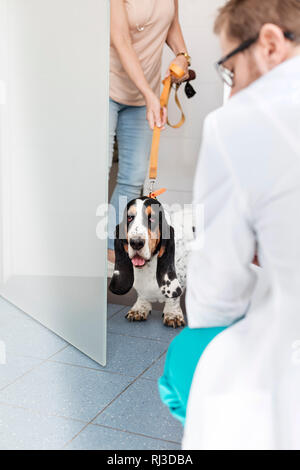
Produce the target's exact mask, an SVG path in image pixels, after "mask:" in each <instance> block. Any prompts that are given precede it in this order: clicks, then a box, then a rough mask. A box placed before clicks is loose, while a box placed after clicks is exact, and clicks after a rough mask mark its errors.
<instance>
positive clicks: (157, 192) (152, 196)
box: [149, 188, 167, 199]
mask: <svg viewBox="0 0 300 470" xmlns="http://www.w3.org/2000/svg"><path fill="white" fill-rule="evenodd" d="M166 190H167V189H166V188H161V189H157V190H156V191H153V192H152V193H149V197H150V198H151V199H156V198H157V196H159V195H160V194H163V193H164V192H166Z"/></svg>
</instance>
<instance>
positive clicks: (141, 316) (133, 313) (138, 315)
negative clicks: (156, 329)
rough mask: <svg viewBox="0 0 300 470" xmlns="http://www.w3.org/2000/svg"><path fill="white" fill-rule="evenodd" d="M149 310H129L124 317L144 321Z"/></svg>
mask: <svg viewBox="0 0 300 470" xmlns="http://www.w3.org/2000/svg"><path fill="white" fill-rule="evenodd" d="M149 313H150V311H148V310H129V312H128V313H127V315H126V316H125V318H127V320H128V321H145V320H147V318H148V315H149Z"/></svg>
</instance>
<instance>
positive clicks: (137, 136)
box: [108, 99, 152, 250]
mask: <svg viewBox="0 0 300 470" xmlns="http://www.w3.org/2000/svg"><path fill="white" fill-rule="evenodd" d="M115 135H116V136H117V139H118V152H119V170H118V176H117V184H116V187H115V189H114V192H113V195H112V198H111V200H110V206H109V211H108V248H109V249H111V250H113V249H114V232H115V228H116V225H117V224H118V223H119V222H120V221H121V220H122V218H123V213H124V210H125V207H126V205H127V203H128V202H129V201H131V200H132V199H135V198H136V197H139V196H140V195H141V190H142V187H143V184H144V181H145V178H146V175H147V170H148V166H149V155H150V149H151V140H152V132H151V130H150V128H149V125H148V121H147V119H146V106H128V105H125V104H121V103H117V102H116V101H114V100H112V99H110V100H109V154H110V155H109V156H110V159H109V169H110V168H111V164H112V158H113V149H114V139H115Z"/></svg>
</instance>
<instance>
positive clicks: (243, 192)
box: [160, 0, 300, 450]
mask: <svg viewBox="0 0 300 470" xmlns="http://www.w3.org/2000/svg"><path fill="white" fill-rule="evenodd" d="M215 31H216V33H217V34H219V35H220V40H221V45H222V49H223V52H224V57H223V59H221V60H220V61H219V62H218V64H217V68H218V71H219V72H220V74H221V76H222V78H223V80H224V81H225V82H226V83H227V84H228V85H229V86H231V87H232V93H231V99H230V100H229V101H228V103H227V104H226V105H225V106H224V107H222V108H220V109H218V110H217V111H215V112H213V113H211V114H210V115H209V116H208V117H207V118H206V120H205V125H204V134H203V142H202V149H201V155H200V159H199V162H198V167H197V171H196V176H195V181H194V201H193V202H194V207H195V210H196V211H197V210H198V209H199V207H203V208H204V245H203V246H202V238H203V237H202V235H203V233H202V227H201V217H199V218H196V220H197V223H196V235H197V238H196V242H195V246H194V250H193V251H192V252H191V253H190V255H189V261H188V273H187V296H186V305H187V315H188V325H189V328H188V329H186V330H184V331H183V333H181V334H180V335H179V336H178V337H177V338H176V339H175V340H174V344H173V343H172V344H171V347H170V349H169V352H168V356H167V361H166V366H165V372H164V376H163V377H162V378H161V380H160V392H161V396H162V398H163V400H164V401H165V403H166V404H168V406H169V407H170V410H171V412H174V410H175V412H174V413H173V414H174V415H175V416H176V409H177V410H180V412H179V413H177V415H181V417H182V416H183V418H182V419H181V421H182V422H183V423H184V424H185V428H184V437H183V443H182V446H183V449H188V450H191V449H300V1H299V0H280V1H277V0H244V1H243V2H241V1H239V0H230V1H228V2H227V3H226V4H225V6H224V7H223V8H221V9H220V11H219V13H218V17H217V20H216V24H215ZM197 242H198V243H197ZM255 254H257V258H258V260H259V264H260V268H257V267H256V268H254V266H253V264H252V261H253V258H254V256H255ZM261 282H263V283H264V284H261ZM220 327H222V328H220ZM225 327H227V328H225ZM211 328H215V329H216V331H215V333H213V335H212V337H211V338H210V340H209V341H207V342H206V344H205V346H206V348H205V350H204V352H203V345H201V337H203V334H204V335H206V334H207V332H208V331H211ZM196 331H198V332H199V341H198V346H195V341H194V342H193V341H191V342H189V335H190V332H194V334H195V333H196ZM203 332H204V333H203ZM201 335H202V336H201ZM181 337H182V338H183V340H181V339H180V338H181ZM190 344H191V345H192V346H190ZM197 347H198V350H199V354H198V359H199V357H200V356H201V357H200V360H199V361H198V359H197V361H196V362H198V364H197V367H196V370H195V372H194V371H193V377H190V378H189V379H188V380H187V381H185V380H183V377H184V373H183V371H184V369H185V368H186V367H187V366H186V364H187V363H188V361H189V357H192V356H193V358H192V360H193V361H195V355H197V354H196V353H195V348H197ZM191 348H193V351H191ZM179 357H180V358H182V360H181V361H180V360H179V361H178V360H177V359H178V358H179ZM180 370H181V379H180V380H177V379H176V377H178V374H179V375H180ZM191 378H193V381H192V386H191V389H190V390H188V391H187V390H186V387H187V384H188V386H189V380H190V381H191ZM176 380H177V382H176ZM175 395H176V400H177V402H176V400H174V396H175ZM181 397H184V398H183V400H182V401H181V402H180V400H181ZM187 397H188V404H187V411H186V416H185V410H184V407H185V403H184V400H185V399H186V400H187ZM174 403H175V404H176V406H175V405H174ZM180 407H181V409H180ZM183 410H184V412H183Z"/></svg>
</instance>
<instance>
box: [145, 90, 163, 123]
mask: <svg viewBox="0 0 300 470" xmlns="http://www.w3.org/2000/svg"><path fill="white" fill-rule="evenodd" d="M145 100H146V106H147V120H148V123H149V127H150V129H152V130H154V127H155V126H157V127H160V128H161V129H162V130H164V129H165V124H166V122H167V109H166V108H162V107H161V106H160V101H159V99H158V98H157V96H156V95H155V93H153V91H150V92H149V94H148V95H147V96H145Z"/></svg>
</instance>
